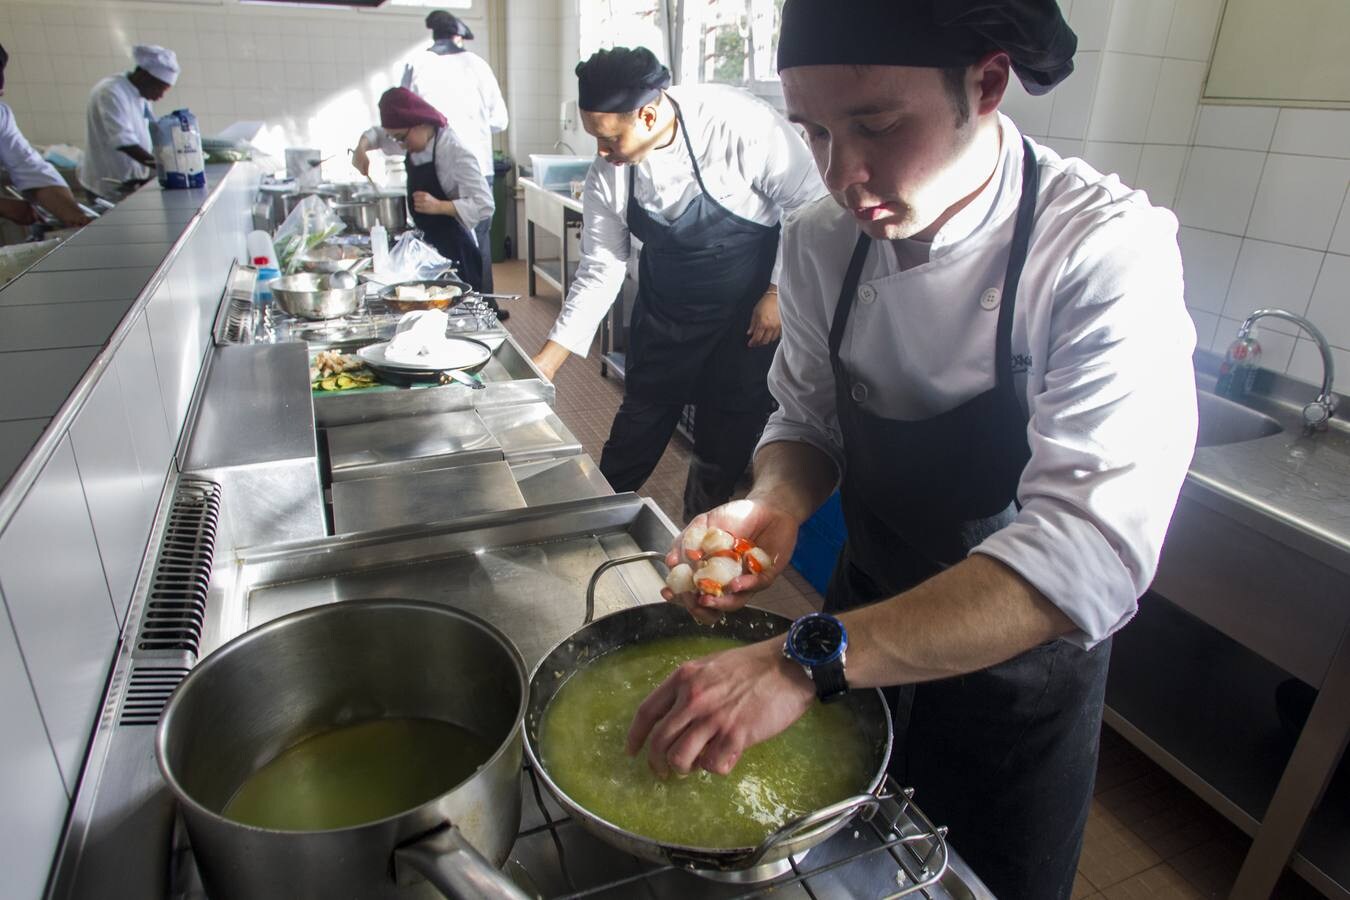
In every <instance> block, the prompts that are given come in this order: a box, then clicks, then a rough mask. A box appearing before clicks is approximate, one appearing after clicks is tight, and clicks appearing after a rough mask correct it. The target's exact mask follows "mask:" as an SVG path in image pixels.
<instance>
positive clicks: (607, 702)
mask: <svg viewBox="0 0 1350 900" xmlns="http://www.w3.org/2000/svg"><path fill="white" fill-rule="evenodd" d="M737 646H741V642H740V641H737V640H735V639H733V638H721V637H689V638H663V639H661V640H655V641H647V642H643V643H641V644H636V645H633V646H629V647H624V648H621V649H619V650H615V651H613V652H611V653H607V654H605V655H604V656H602V657H600V658H599V659H598V660H596V661H595V662H592V663H590V664H588V665H587V666H586V667H585V668H583V669H582V670H581V671H579V672H577V673H576V674H575V675H573V676H572V677H571V678H570V679H568V681H567V683H566V684H565V685H563V687H562V688H561V689H560V690H559V691H558V694H557V696H555V697H554V698H553V700H552V702H551V703H550V704H549V707H548V710H547V712H546V713H545V716H544V721H543V725H542V728H541V732H540V746H541V753H542V757H543V763H544V766H545V768H546V769H547V770H548V774H549V775H550V776H551V777H552V778H553V780H554V782H555V783H556V784H557V785H558V787H560V788H562V790H563V791H564V792H565V793H566V794H567V795H568V796H569V797H571V798H572V800H574V801H575V802H576V803H577V804H579V805H580V806H582V807H583V808H585V809H587V810H589V811H590V812H591V813H593V814H595V815H597V816H599V817H600V818H602V819H605V820H607V821H609V822H611V823H613V824H615V825H617V826H619V827H620V828H623V829H625V830H627V831H631V832H633V833H635V834H640V835H643V836H644V837H648V838H651V839H653V840H656V841H660V842H662V843H667V844H681V845H684V846H692V847H704V848H733V847H753V846H755V845H757V844H758V843H759V842H760V841H762V840H763V839H764V838H765V837H766V836H768V834H769V833H770V832H771V831H773V830H774V829H776V828H778V827H779V826H781V825H783V824H785V823H786V822H788V821H789V820H791V819H794V818H796V817H798V816H801V815H805V814H806V813H808V812H812V811H814V810H817V809H820V808H821V807H824V806H828V805H829V804H831V803H834V802H837V801H839V800H843V799H845V798H847V797H850V796H852V795H854V794H857V793H861V792H863V791H865V790H866V789H867V787H868V782H869V781H870V779H871V776H872V775H873V774H874V772H873V767H874V766H875V759H874V755H873V751H872V748H871V747H870V746H869V744H868V741H867V740H866V738H865V737H864V736H863V734H862V732H861V730H860V729H859V727H858V723H857V721H856V719H855V714H854V713H853V712H852V711H851V710H850V709H848V708H847V707H846V706H844V705H842V704H833V705H829V706H826V705H824V704H821V703H816V704H814V705H813V706H812V707H811V709H810V710H809V711H808V712H807V713H806V715H804V716H803V717H802V718H801V719H799V720H798V721H797V722H796V723H795V724H793V725H792V726H791V727H790V728H788V729H787V730H786V731H784V732H783V733H782V734H780V735H778V736H777V737H775V738H773V739H772V740H769V741H766V742H764V743H762V744H758V745H756V746H754V747H751V748H750V749H748V750H746V751H745V753H744V754H743V755H742V757H741V759H740V761H739V762H738V763H737V764H736V768H734V769H733V770H732V771H731V774H730V775H727V776H725V777H724V776H720V775H713V774H711V773H709V772H706V771H703V770H701V769H696V770H695V771H694V772H693V773H692V774H690V775H689V776H687V777H683V778H681V777H678V776H676V775H672V776H671V777H670V778H669V779H668V780H665V781H663V780H661V779H659V778H657V777H656V776H655V775H653V774H652V772H651V770H650V769H649V768H648V766H647V750H646V748H645V747H644V748H643V750H642V752H640V753H639V754H638V755H637V756H636V757H630V756H628V755H626V754H625V753H624V749H623V748H624V738H625V736H626V735H627V733H628V726H629V725H630V724H631V723H632V721H633V714H634V713H635V712H636V711H637V708H638V705H639V704H640V703H641V702H642V701H643V700H644V699H646V697H647V695H648V694H650V693H651V692H652V690H654V689H655V688H656V686H657V685H659V684H660V683H661V682H662V681H663V680H664V679H665V677H666V676H667V675H668V674H670V672H671V671H672V670H673V669H675V668H676V667H677V666H678V665H679V664H680V663H683V662H686V661H688V660H690V659H694V658H696V657H699V656H705V655H707V654H709V653H715V652H717V651H719V650H727V649H730V648H732V647H737Z"/></svg>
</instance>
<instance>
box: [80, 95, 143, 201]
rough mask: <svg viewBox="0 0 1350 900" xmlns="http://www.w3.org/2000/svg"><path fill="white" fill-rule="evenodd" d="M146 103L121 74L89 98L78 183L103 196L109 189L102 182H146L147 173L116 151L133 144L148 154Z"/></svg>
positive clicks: (141, 166)
mask: <svg viewBox="0 0 1350 900" xmlns="http://www.w3.org/2000/svg"><path fill="white" fill-rule="evenodd" d="M150 119H151V112H150V103H149V101H148V100H146V99H145V98H144V97H142V96H141V92H140V91H138V90H136V85H134V84H132V83H131V80H130V79H129V78H127V76H126V75H125V74H121V75H110V76H108V77H107V78H104V79H103V80H102V81H100V82H99V83H98V84H96V85H94V90H93V91H91V92H90V94H89V109H88V112H87V113H86V115H85V143H86V145H87V146H86V147H85V151H84V162H83V163H81V165H80V183H81V184H83V185H84V186H85V187H86V188H88V189H89V190H91V191H93V192H94V193H96V194H106V193H108V191H109V190H111V189H112V187H113V185H112V184H110V183H109V182H106V181H104V180H103V179H104V178H111V179H113V180H114V181H119V182H120V181H129V180H131V179H133V178H146V177H148V176H149V174H150V170H149V169H148V168H146V167H145V166H143V165H141V164H140V163H138V162H136V160H134V159H132V158H131V157H130V156H127V155H126V154H125V153H123V152H122V151H121V150H118V149H117V148H118V147H130V146H132V145H133V144H134V145H136V146H138V147H142V148H144V150H145V152H147V153H149V152H150V151H151V144H150Z"/></svg>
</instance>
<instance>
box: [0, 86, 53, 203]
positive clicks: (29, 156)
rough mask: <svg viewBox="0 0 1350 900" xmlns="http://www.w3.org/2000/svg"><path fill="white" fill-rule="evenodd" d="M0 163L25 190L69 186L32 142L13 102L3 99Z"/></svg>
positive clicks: (0, 105)
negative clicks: (20, 125) (23, 128)
mask: <svg viewBox="0 0 1350 900" xmlns="http://www.w3.org/2000/svg"><path fill="white" fill-rule="evenodd" d="M0 165H2V166H4V167H5V171H7V172H9V180H10V181H12V182H13V183H14V186H15V187H16V188H18V189H19V190H21V191H31V190H33V189H34V188H42V187H62V188H63V187H68V186H69V185H67V184H66V180H65V179H64V178H62V177H61V173H60V172H58V171H56V167H55V166H53V165H52V164H51V163H49V162H47V161H46V160H45V159H43V158H42V156H41V155H39V154H38V152H37V151H36V150H34V149H33V145H32V144H30V143H28V138H26V137H24V136H23V132H22V131H20V130H19V123H18V122H16V121H14V111H13V110H11V109H10V108H9V104H7V103H0Z"/></svg>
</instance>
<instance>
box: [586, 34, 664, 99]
mask: <svg viewBox="0 0 1350 900" xmlns="http://www.w3.org/2000/svg"><path fill="white" fill-rule="evenodd" d="M576 72H577V106H578V107H579V108H581V109H583V110H586V111H587V112H633V111H634V110H637V109H641V108H642V107H643V106H646V105H647V104H648V103H651V102H652V101H653V100H655V99H656V98H657V97H659V96H661V91H662V89H664V88H667V87H669V86H670V70H669V69H667V68H666V67H665V66H663V65H661V63H660V62H659V61H658V60H657V58H656V55H655V54H653V53H652V51H650V50H648V49H647V48H646V47H634V48H633V49H631V50H630V49H628V48H627V47H615V48H614V49H613V50H601V51H599V52H597V53H595V54H594V55H592V56H591V58H590V59H588V60H586V61H585V62H583V63H578V64H577V69H576Z"/></svg>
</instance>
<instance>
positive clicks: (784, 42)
mask: <svg viewBox="0 0 1350 900" xmlns="http://www.w3.org/2000/svg"><path fill="white" fill-rule="evenodd" d="M1077 48H1078V38H1077V37H1076V36H1075V35H1074V33H1073V30H1072V29H1070V28H1069V26H1068V23H1066V22H1065V21H1064V17H1063V16H1062V15H1061V14H1060V11H1059V6H1058V5H1057V4H1056V3H1055V0H849V2H848V12H847V14H843V13H841V12H840V4H839V0H787V2H786V3H785V4H784V6H783V24H782V29H781V33H780V36H779V39H778V70H779V71H780V72H781V71H782V70H783V69H791V68H793V67H795V66H816V65H862V66H868V65H870V66H925V67H933V68H952V67H958V66H968V65H970V64H972V63H974V62H976V61H977V60H979V58H980V57H981V56H983V55H984V54H986V53H988V52H989V51H991V50H1002V51H1003V52H1005V53H1007V54H1008V57H1009V58H1010V59H1011V60H1012V67H1013V71H1014V72H1016V73H1017V77H1018V78H1020V79H1021V80H1022V84H1023V85H1024V86H1025V87H1026V89H1027V91H1028V93H1032V94H1044V93H1045V92H1046V91H1048V90H1050V89H1051V88H1052V87H1054V86H1055V85H1056V84H1059V82H1061V81H1063V80H1064V79H1065V78H1067V77H1069V73H1070V72H1072V71H1073V54H1074V51H1075V50H1076V49H1077Z"/></svg>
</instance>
